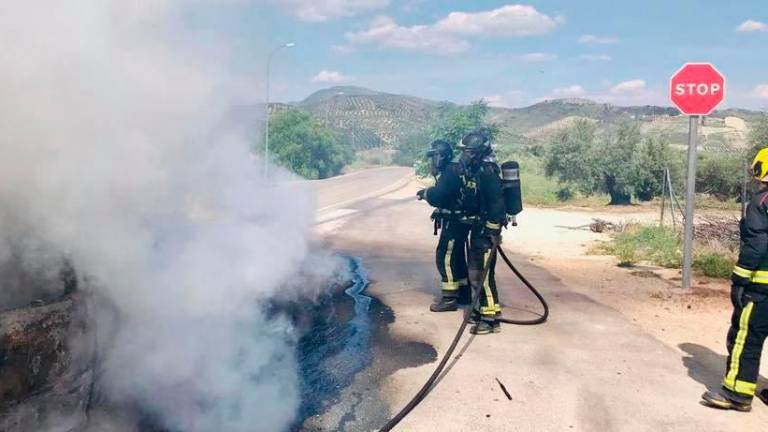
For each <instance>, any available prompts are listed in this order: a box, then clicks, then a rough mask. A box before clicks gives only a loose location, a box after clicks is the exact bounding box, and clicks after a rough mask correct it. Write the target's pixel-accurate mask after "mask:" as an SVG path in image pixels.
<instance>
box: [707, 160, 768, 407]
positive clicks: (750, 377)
mask: <svg viewBox="0 0 768 432" xmlns="http://www.w3.org/2000/svg"><path fill="white" fill-rule="evenodd" d="M752 172H753V174H754V177H755V179H756V180H757V181H759V182H760V188H759V190H758V191H757V193H755V194H754V196H753V197H752V199H751V200H750V202H749V204H748V205H747V210H746V214H745V215H744V217H743V218H742V219H741V225H740V228H739V229H740V237H741V245H740V249H739V260H738V261H737V263H736V266H735V267H734V269H733V274H732V276H731V281H732V283H733V286H732V288H731V303H732V304H733V315H732V317H731V327H730V329H729V330H728V337H727V347H728V360H727V362H726V373H725V377H724V378H723V383H722V387H721V388H720V389H719V390H712V391H708V392H706V393H704V394H703V395H702V398H703V399H704V402H705V403H706V404H707V405H710V406H713V407H716V408H722V409H733V410H737V411H749V410H750V409H751V408H752V399H753V397H754V396H755V391H756V385H757V377H758V376H759V368H760V356H761V354H762V350H763V342H764V341H765V338H766V336H768V147H767V148H764V149H762V150H760V151H759V152H758V153H757V156H756V157H755V160H754V162H752Z"/></svg>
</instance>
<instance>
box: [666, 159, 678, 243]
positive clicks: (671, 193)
mask: <svg viewBox="0 0 768 432" xmlns="http://www.w3.org/2000/svg"><path fill="white" fill-rule="evenodd" d="M667 190H668V192H669V215H670V216H671V217H672V229H677V219H676V218H675V203H677V197H675V191H674V190H673V189H672V176H671V175H670V174H669V168H667ZM679 207H680V205H679V204H678V209H679Z"/></svg>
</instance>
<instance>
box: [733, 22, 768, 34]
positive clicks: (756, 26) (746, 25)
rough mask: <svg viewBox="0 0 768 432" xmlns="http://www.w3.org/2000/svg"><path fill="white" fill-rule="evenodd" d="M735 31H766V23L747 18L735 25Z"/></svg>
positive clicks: (767, 27)
mask: <svg viewBox="0 0 768 432" xmlns="http://www.w3.org/2000/svg"><path fill="white" fill-rule="evenodd" d="M736 31H737V32H742V33H746V32H768V24H766V23H764V22H760V21H755V20H751V19H748V20H746V21H744V22H743V23H741V25H740V26H738V27H736Z"/></svg>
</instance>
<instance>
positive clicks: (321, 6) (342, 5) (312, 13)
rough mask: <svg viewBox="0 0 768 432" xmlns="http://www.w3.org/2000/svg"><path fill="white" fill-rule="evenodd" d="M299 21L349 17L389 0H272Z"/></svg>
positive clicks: (381, 6)
mask: <svg viewBox="0 0 768 432" xmlns="http://www.w3.org/2000/svg"><path fill="white" fill-rule="evenodd" d="M272 1H273V2H274V3H277V4H279V5H281V6H282V7H283V8H284V9H286V10H287V11H289V12H290V13H291V14H293V15H294V16H295V17H296V18H298V19H299V20H301V21H312V22H321V21H328V20H331V19H335V18H342V17H351V16H355V15H359V14H362V13H366V12H371V11H375V10H381V9H383V8H385V7H387V6H389V0H272Z"/></svg>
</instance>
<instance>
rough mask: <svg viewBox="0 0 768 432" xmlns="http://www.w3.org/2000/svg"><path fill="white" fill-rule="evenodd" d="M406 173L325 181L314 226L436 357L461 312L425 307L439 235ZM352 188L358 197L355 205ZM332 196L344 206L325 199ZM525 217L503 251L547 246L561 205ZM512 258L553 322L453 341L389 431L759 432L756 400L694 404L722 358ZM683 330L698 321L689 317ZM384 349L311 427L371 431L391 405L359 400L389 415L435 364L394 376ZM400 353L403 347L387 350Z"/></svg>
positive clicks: (406, 333)
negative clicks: (735, 407)
mask: <svg viewBox="0 0 768 432" xmlns="http://www.w3.org/2000/svg"><path fill="white" fill-rule="evenodd" d="M402 175H403V173H402V171H395V169H392V170H378V171H372V172H366V173H360V174H355V175H353V176H348V177H346V178H340V179H338V181H336V182H329V184H328V185H321V186H319V188H318V192H319V194H320V200H321V203H323V204H324V207H325V210H324V211H323V212H321V215H320V216H319V217H318V223H317V225H316V232H317V235H318V236H319V237H320V238H322V239H323V240H324V241H326V242H327V243H328V244H330V245H331V246H332V247H333V248H334V249H336V250H339V251H343V252H345V253H349V254H352V255H356V256H359V257H361V258H362V259H363V262H364V264H365V266H366V267H367V269H368V271H369V274H370V278H371V280H372V282H373V283H372V284H371V286H370V288H369V291H368V292H369V293H370V294H371V295H373V296H375V297H377V298H378V299H379V300H381V301H382V302H383V303H384V304H386V305H387V306H389V307H390V308H392V310H393V311H394V316H395V318H394V322H393V323H392V324H391V325H390V332H391V334H392V335H393V337H394V338H395V339H396V340H401V341H420V342H426V343H428V344H430V345H432V346H434V347H435V349H436V350H437V353H438V354H439V355H441V354H442V353H443V352H445V349H446V347H447V346H448V345H449V343H450V341H451V339H452V337H453V335H454V332H455V330H456V328H457V327H458V325H459V322H460V314H459V313H458V312H454V313H444V314H434V313H430V312H428V305H429V303H430V302H431V301H432V300H433V297H434V295H436V294H437V293H438V282H439V281H438V279H437V276H436V270H435V268H434V246H435V244H436V240H437V238H436V237H433V236H432V226H431V223H430V221H429V214H430V212H431V210H430V209H429V208H428V207H427V206H426V205H425V204H424V203H423V202H417V201H416V200H415V199H414V194H415V192H416V190H417V189H418V188H419V187H420V185H419V184H418V183H417V182H414V181H412V182H409V183H408V184H405V185H404V186H402V187H399V186H401V185H402V184H403V177H402ZM387 181H390V182H392V186H391V187H390V188H389V189H390V191H389V192H388V193H385V194H382V195H377V196H372V195H370V194H367V193H364V192H368V191H370V190H372V189H375V188H378V187H379V186H381V185H382V184H384V183H386V182H387ZM371 185H375V187H373V186H371ZM387 189H388V188H387V187H385V186H382V188H381V190H382V191H387ZM392 189H396V190H392ZM323 194H326V195H325V196H323ZM356 196H357V197H362V198H363V199H361V200H357V201H355V200H354V198H355V197H356ZM334 200H336V201H334ZM334 202H337V203H338V202H340V203H341V204H340V205H336V206H333V207H331V205H332V204H334ZM321 206H323V205H322V204H321ZM537 212H538V213H537ZM530 213H532V214H538V216H541V217H538V216H537V217H534V218H531V219H528V220H526V222H527V223H525V224H522V225H521V227H520V228H518V229H519V230H520V231H523V232H524V233H525V234H521V235H516V234H515V232H514V231H511V232H508V233H507V234H505V243H504V246H505V248H506V250H508V251H509V252H515V251H523V252H525V251H535V250H539V249H541V247H540V244H541V242H545V241H547V240H548V238H553V237H556V236H552V235H550V234H551V233H552V232H554V231H556V230H557V228H556V227H557V226H558V220H557V216H558V215H560V216H561V217H562V218H567V217H568V216H567V214H566V213H561V212H557V211H546V210H534V211H532V212H530ZM524 214H525V213H524ZM545 215H546V217H544V216H545ZM524 220H525V219H524ZM537 230H538V231H537ZM537 232H540V233H541V234H540V235H537ZM526 253H527V252H526ZM513 261H516V262H517V264H519V268H520V269H521V271H522V272H523V273H524V274H525V275H526V276H528V278H529V279H530V280H531V282H532V283H533V284H534V285H536V286H537V287H540V289H541V291H542V292H543V294H544V295H545V296H546V297H547V298H548V299H549V301H550V306H551V318H550V321H549V322H548V323H547V324H545V325H543V326H537V327H520V326H509V325H506V326H504V327H503V331H502V332H501V333H500V334H494V335H486V336H479V337H469V335H467V336H465V339H464V342H462V343H461V344H460V345H459V350H460V356H461V358H460V360H459V361H457V362H455V363H453V364H452V366H451V368H450V373H449V374H448V375H447V376H445V377H444V379H442V381H440V383H439V385H438V386H437V387H436V388H435V390H434V391H433V392H432V393H431V394H430V395H429V396H428V397H427V399H426V400H425V401H424V402H423V403H422V404H421V405H420V406H419V407H417V408H416V409H415V410H414V411H413V413H412V414H411V415H410V416H408V417H407V418H406V419H405V420H404V421H403V422H402V423H401V424H400V426H399V427H398V428H397V429H396V430H399V431H430V430H435V431H437V430H439V431H445V432H451V431H480V430H483V431H494V432H495V431H723V432H725V431H748V430H759V429H760V428H764V427H765V424H767V423H768V409H766V407H765V406H763V405H762V404H761V403H760V402H759V401H756V403H755V408H754V411H753V412H752V413H749V414H742V413H735V412H723V411H717V410H713V409H710V408H706V407H703V406H701V405H700V404H699V397H700V395H701V393H702V392H703V391H704V390H705V384H715V383H717V381H718V379H719V374H721V373H722V370H720V369H719V366H717V365H715V366H713V367H709V368H706V367H702V366H701V365H702V364H703V363H704V361H703V360H702V361H698V359H696V358H695V353H694V354H692V355H694V358H693V359H691V358H690V357H689V356H682V355H681V352H680V351H679V350H678V349H675V348H674V347H672V346H668V345H665V344H664V343H663V342H661V341H660V340H659V339H657V338H654V337H653V336H652V335H651V334H650V333H648V332H646V331H645V330H643V328H642V327H640V326H639V325H637V324H635V323H633V322H632V321H631V320H629V319H628V318H627V317H626V316H625V315H623V314H622V312H621V311H620V310H616V309H612V308H611V307H609V306H607V305H606V304H604V303H603V302H601V299H600V297H599V295H598V294H599V293H597V292H595V294H594V295H592V294H590V293H587V294H585V293H584V292H583V290H582V291H579V290H576V289H574V288H573V286H572V285H571V284H570V282H569V280H568V277H562V274H561V277H562V278H557V277H555V276H553V274H552V273H551V272H550V271H548V270H547V269H546V268H544V267H539V266H536V265H534V264H532V263H531V262H530V261H528V260H527V259H526V257H525V256H523V255H515V256H514V257H513ZM500 265H501V264H500ZM498 274H499V283H500V296H501V299H502V302H503V303H504V304H505V315H508V316H512V317H519V318H522V317H530V316H531V312H530V311H535V310H536V302H535V299H533V298H532V297H531V296H530V295H529V294H527V293H526V292H525V291H524V289H523V288H522V286H521V284H520V283H519V282H517V281H516V280H515V279H514V276H512V275H511V273H510V272H509V271H506V270H503V269H500V270H498ZM616 283H617V284H621V283H623V282H622V281H616ZM626 289H632V286H627V287H626ZM724 316H727V313H724ZM726 319H727V318H726ZM690 326H692V327H694V328H695V327H696V323H695V322H691V323H690ZM723 336H724V335H723ZM379 349H380V350H379V352H380V355H379V356H378V358H377V359H376V360H374V363H373V364H372V365H371V367H370V368H369V369H368V370H367V371H366V372H363V373H361V374H360V376H359V377H358V379H357V380H356V384H353V386H351V388H350V389H348V390H347V391H345V394H344V397H342V401H341V402H340V403H339V406H338V408H337V409H336V410H335V411H334V410H331V412H329V413H328V414H327V415H326V416H325V418H319V419H316V420H315V422H314V425H315V426H316V427H317V428H318V429H319V430H349V431H360V430H376V426H377V425H381V418H382V417H386V415H384V414H382V413H381V412H374V410H375V409H376V407H377V405H376V404H373V403H371V404H368V405H366V402H365V401H366V400H373V399H377V398H378V399H379V400H383V401H384V402H385V406H388V407H389V409H390V414H391V413H392V412H397V411H398V410H399V409H400V408H401V407H402V406H403V405H404V404H405V403H406V402H407V401H408V400H409V399H410V397H411V396H412V395H413V394H414V393H415V392H416V391H417V390H418V388H419V387H420V386H421V384H422V383H423V382H424V381H425V380H426V378H427V377H428V376H429V375H430V374H431V372H432V370H433V368H434V366H435V363H430V364H426V365H422V366H418V367H409V368H403V369H399V370H397V371H395V372H394V373H392V372H391V370H390V369H387V368H385V367H383V366H382V364H384V363H387V362H391V361H393V359H392V358H388V354H387V347H379ZM722 349H724V347H723V348H722ZM693 351H695V350H693ZM396 356H406V357H407V353H405V354H404V353H402V352H398V353H397V354H392V356H391V357H396ZM384 371H387V372H386V374H385V372H384ZM497 379H498V380H499V381H501V382H502V383H503V384H504V385H505V386H506V388H507V389H508V391H509V393H510V395H511V397H512V399H511V400H509V399H508V398H507V397H506V396H505V395H504V394H503V393H502V391H501V389H500V387H499V384H498V383H497ZM350 400H354V403H353V404H352V403H350V402H349V401H350ZM345 401H346V402H345ZM379 411H380V410H379ZM342 420H343V421H342Z"/></svg>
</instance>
